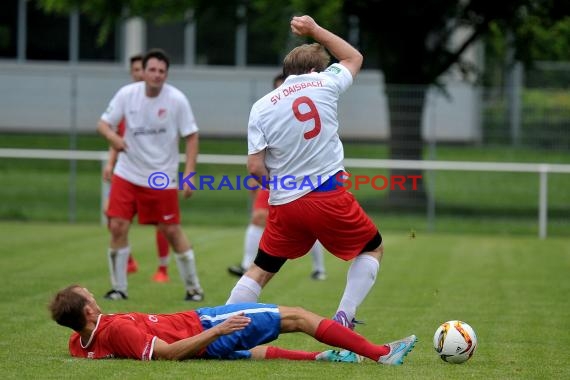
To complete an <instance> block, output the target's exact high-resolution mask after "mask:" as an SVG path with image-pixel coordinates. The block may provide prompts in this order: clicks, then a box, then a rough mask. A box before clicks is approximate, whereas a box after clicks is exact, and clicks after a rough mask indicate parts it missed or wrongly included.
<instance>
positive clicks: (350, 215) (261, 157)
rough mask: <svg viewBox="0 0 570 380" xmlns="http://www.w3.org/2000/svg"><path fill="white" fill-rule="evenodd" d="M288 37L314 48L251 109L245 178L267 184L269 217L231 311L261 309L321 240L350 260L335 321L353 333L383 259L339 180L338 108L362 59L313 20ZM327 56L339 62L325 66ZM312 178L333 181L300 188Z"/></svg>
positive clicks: (370, 226) (299, 23)
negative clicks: (243, 306) (289, 267)
mask: <svg viewBox="0 0 570 380" xmlns="http://www.w3.org/2000/svg"><path fill="white" fill-rule="evenodd" d="M291 30H292V31H293V33H294V34H296V35H298V36H308V37H311V38H312V39H314V40H315V41H317V43H313V44H305V45H302V46H298V47H296V48H295V49H293V50H292V51H291V52H290V53H289V54H288V55H287V56H286V57H285V59H284V61H283V73H284V74H285V75H287V79H286V80H285V82H284V83H283V84H282V85H281V86H280V87H278V88H277V89H275V90H273V91H272V92H270V93H269V94H267V95H265V96H264V97H263V98H261V99H260V100H258V101H257V102H256V103H255V104H254V105H253V107H252V109H251V113H250V117H249V125H248V163H247V165H248V171H249V172H250V173H251V174H252V175H254V176H257V177H258V178H262V177H266V178H268V179H269V181H268V183H269V187H270V197H269V205H270V209H269V217H268V219H267V224H266V227H265V230H264V232H263V236H262V238H261V242H260V245H259V250H258V253H257V256H256V258H255V261H254V264H253V265H252V266H251V267H250V268H249V269H248V271H247V272H246V273H245V274H244V275H243V276H242V277H241V278H240V279H239V281H238V282H237V284H236V285H235V286H234V288H233V289H232V291H231V294H230V297H229V299H228V301H227V303H228V304H231V303H240V302H254V301H257V299H258V297H259V294H260V292H261V289H262V288H263V287H264V286H265V285H266V284H267V282H268V281H269V280H271V278H272V277H273V276H274V275H275V273H276V272H277V271H279V269H280V268H281V266H282V265H283V264H284V263H285V261H287V260H288V259H296V258H298V257H301V256H303V255H304V254H306V253H307V252H308V251H309V249H310V248H311V246H312V245H313V244H314V242H315V241H316V240H319V241H320V242H321V244H322V245H323V246H324V247H325V248H326V249H327V250H328V251H329V252H331V253H332V254H333V255H335V256H336V257H338V258H340V259H342V260H347V261H348V260H352V263H351V265H350V268H349V270H348V274H347V283H346V287H345V290H344V294H343V296H342V299H341V301H340V304H339V306H338V309H337V311H336V313H335V316H334V319H335V320H336V321H337V322H339V323H341V324H343V325H344V326H347V327H350V328H354V323H355V322H356V321H355V319H354V318H355V315H356V309H357V307H358V306H359V305H360V304H361V303H362V302H363V301H364V298H365V297H366V295H367V294H368V292H369V291H370V289H371V288H372V286H373V285H374V283H375V281H376V275H377V273H378V270H379V268H380V260H381V259H382V254H383V246H382V237H381V235H380V233H379V231H378V229H377V228H376V226H375V225H374V223H373V222H372V220H370V218H369V217H368V216H367V215H366V214H365V212H364V210H362V208H361V207H360V205H359V204H358V202H357V201H356V199H355V198H354V196H353V195H352V194H351V193H349V192H348V191H346V189H345V188H344V187H342V183H343V182H342V178H339V176H340V175H342V173H343V170H344V167H343V159H344V152H343V146H342V142H341V141H340V139H339V136H338V128H339V125H338V118H337V104H338V99H339V96H340V94H341V93H343V92H344V91H345V90H346V89H347V88H348V87H349V86H350V85H351V84H352V81H353V79H354V77H355V76H356V74H357V73H358V72H359V70H360V67H361V65H362V59H363V58H362V55H361V54H360V53H359V52H358V51H357V50H356V49H355V48H353V47H352V46H351V45H350V44H349V43H348V42H346V41H344V40H343V39H341V38H340V37H338V36H336V35H335V34H333V33H331V32H330V31H328V30H326V29H324V28H322V27H321V26H319V25H318V24H317V23H316V22H315V21H314V20H313V19H312V18H311V17H309V16H301V17H293V19H292V20H291ZM325 49H326V50H328V51H329V52H330V53H331V54H332V55H333V56H334V57H335V58H336V59H337V60H338V61H339V62H338V63H335V64H332V65H330V66H328V65H329V60H330V57H329V55H328V53H327V51H326V50H325ZM327 66H328V67H327ZM285 178H287V181H286V182H288V183H289V184H288V185H286V186H284V183H283V179H285ZM307 178H308V179H310V181H309V182H310V183H312V184H313V185H315V186H316V185H317V184H319V183H322V182H323V181H325V180H326V179H327V178H330V179H329V180H328V181H327V182H326V183H325V184H323V186H320V187H319V188H317V189H314V188H311V186H303V181H306V179H307ZM291 184H292V185H291Z"/></svg>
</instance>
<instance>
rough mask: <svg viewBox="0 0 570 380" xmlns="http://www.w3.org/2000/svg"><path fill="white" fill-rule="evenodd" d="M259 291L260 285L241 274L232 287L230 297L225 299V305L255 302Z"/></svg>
mask: <svg viewBox="0 0 570 380" xmlns="http://www.w3.org/2000/svg"><path fill="white" fill-rule="evenodd" d="M260 293H261V286H260V285H259V284H258V283H257V282H256V281H255V280H254V279H252V278H250V277H247V276H245V275H244V276H241V278H240V279H239V281H238V282H237V283H236V285H235V286H234V288H233V289H232V292H231V293H230V298H228V300H227V301H226V305H229V304H233V303H244V302H257V299H258V298H259V294H260Z"/></svg>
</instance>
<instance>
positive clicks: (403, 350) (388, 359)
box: [378, 335, 418, 365]
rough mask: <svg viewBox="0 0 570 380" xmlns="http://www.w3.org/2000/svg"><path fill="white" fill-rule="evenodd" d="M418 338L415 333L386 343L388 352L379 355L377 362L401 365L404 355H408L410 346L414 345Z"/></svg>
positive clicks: (410, 349)
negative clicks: (388, 348)
mask: <svg viewBox="0 0 570 380" xmlns="http://www.w3.org/2000/svg"><path fill="white" fill-rule="evenodd" d="M417 341H418V338H417V337H416V336H415V335H410V336H409V337H407V338H404V339H400V340H397V341H395V342H392V343H388V344H387V346H389V347H390V352H388V353H387V354H386V355H384V356H380V358H379V359H378V363H380V364H386V365H402V364H403V363H404V357H405V356H406V355H408V353H409V352H410V351H412V348H414V346H415V345H416V342H417Z"/></svg>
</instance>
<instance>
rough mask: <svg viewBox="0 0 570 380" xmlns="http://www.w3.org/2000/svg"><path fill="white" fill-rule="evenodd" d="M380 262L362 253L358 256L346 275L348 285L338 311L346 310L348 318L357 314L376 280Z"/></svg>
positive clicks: (350, 318)
mask: <svg viewBox="0 0 570 380" xmlns="http://www.w3.org/2000/svg"><path fill="white" fill-rule="evenodd" d="M379 269H380V263H379V262H378V260H376V258H374V257H372V256H370V255H366V254H360V255H358V256H356V258H355V259H354V261H353V262H352V264H351V265H350V268H349V269H348V273H347V275H346V287H345V288H344V294H343V295H342V299H341V300H340V304H339V305H338V309H337V311H340V310H342V311H344V312H345V313H346V316H347V317H348V320H349V321H350V320H352V319H353V318H354V316H355V315H356V308H357V307H358V306H360V304H361V303H362V301H364V298H366V295H367V294H368V292H369V291H370V289H372V286H373V285H374V283H375V282H376V275H377V274H378V270H379Z"/></svg>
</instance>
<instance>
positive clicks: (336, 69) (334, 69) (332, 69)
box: [325, 66, 341, 74]
mask: <svg viewBox="0 0 570 380" xmlns="http://www.w3.org/2000/svg"><path fill="white" fill-rule="evenodd" d="M325 71H328V72H329V73H335V74H340V71H341V70H340V68H339V67H336V66H329V67H328V68H327V69H326V70H325Z"/></svg>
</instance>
